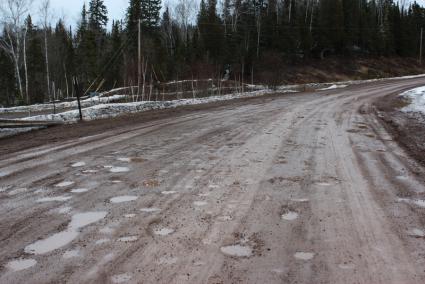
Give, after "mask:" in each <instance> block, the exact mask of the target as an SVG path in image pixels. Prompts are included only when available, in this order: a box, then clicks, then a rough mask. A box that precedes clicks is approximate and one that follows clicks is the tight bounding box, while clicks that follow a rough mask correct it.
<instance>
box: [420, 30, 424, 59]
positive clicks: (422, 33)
mask: <svg viewBox="0 0 425 284" xmlns="http://www.w3.org/2000/svg"><path fill="white" fill-rule="evenodd" d="M423 35H424V28H421V42H420V44H419V64H422V42H423Z"/></svg>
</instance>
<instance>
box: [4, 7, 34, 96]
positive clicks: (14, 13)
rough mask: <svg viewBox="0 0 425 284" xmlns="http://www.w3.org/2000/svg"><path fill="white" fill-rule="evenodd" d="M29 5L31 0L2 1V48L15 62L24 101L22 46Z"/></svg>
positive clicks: (20, 92) (17, 79) (20, 93)
mask: <svg viewBox="0 0 425 284" xmlns="http://www.w3.org/2000/svg"><path fill="white" fill-rule="evenodd" d="M29 5H30V0H2V1H1V4H0V15H1V18H0V19H1V20H0V24H1V26H3V30H4V33H5V34H4V35H3V37H1V38H0V48H1V49H3V50H4V51H5V52H6V53H7V54H9V56H10V58H11V59H12V61H13V64H14V66H15V73H16V81H17V82H16V83H17V85H18V90H19V95H20V97H21V99H24V92H23V89H22V78H21V74H20V72H19V67H20V64H21V52H22V50H21V45H22V42H23V39H24V37H25V33H26V32H25V29H24V28H23V25H24V17H25V15H26V14H27V13H28V10H29Z"/></svg>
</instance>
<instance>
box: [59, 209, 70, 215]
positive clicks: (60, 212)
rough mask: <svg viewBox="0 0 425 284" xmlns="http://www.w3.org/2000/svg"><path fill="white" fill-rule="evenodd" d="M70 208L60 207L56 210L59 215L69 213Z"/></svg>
mask: <svg viewBox="0 0 425 284" xmlns="http://www.w3.org/2000/svg"><path fill="white" fill-rule="evenodd" d="M71 210H72V207H62V208H59V209H58V212H59V214H67V213H69V212H71Z"/></svg>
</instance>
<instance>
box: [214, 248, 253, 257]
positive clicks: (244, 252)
mask: <svg viewBox="0 0 425 284" xmlns="http://www.w3.org/2000/svg"><path fill="white" fill-rule="evenodd" d="M220 250H221V252H222V253H224V254H226V255H229V256H236V257H250V256H251V255H252V249H251V248H250V247H248V246H241V245H231V246H225V247H221V248H220Z"/></svg>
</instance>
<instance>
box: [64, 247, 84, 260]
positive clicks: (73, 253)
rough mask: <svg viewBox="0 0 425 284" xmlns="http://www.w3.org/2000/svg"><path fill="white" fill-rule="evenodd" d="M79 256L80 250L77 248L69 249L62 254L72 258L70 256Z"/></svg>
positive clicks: (66, 257)
mask: <svg viewBox="0 0 425 284" xmlns="http://www.w3.org/2000/svg"><path fill="white" fill-rule="evenodd" d="M79 256H80V251H79V250H77V249H75V250H68V251H66V252H65V253H64V254H63V255H62V257H63V258H65V259H70V258H74V257H79Z"/></svg>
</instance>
